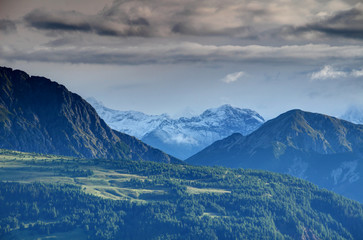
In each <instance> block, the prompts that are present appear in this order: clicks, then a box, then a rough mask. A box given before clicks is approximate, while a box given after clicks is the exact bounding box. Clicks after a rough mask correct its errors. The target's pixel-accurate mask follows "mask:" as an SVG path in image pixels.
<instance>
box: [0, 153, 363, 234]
mask: <svg viewBox="0 0 363 240" xmlns="http://www.w3.org/2000/svg"><path fill="white" fill-rule="evenodd" d="M0 153H1V154H0V166H1V168H0V180H1V183H0V236H1V237H0V238H1V239H34V238H42V237H45V236H48V237H50V236H53V237H55V238H56V239H66V238H68V239H69V238H71V239H72V238H75V237H76V238H77V239H360V238H361V236H363V229H362V227H361V226H363V207H362V205H361V204H359V203H358V202H355V201H352V200H349V199H346V198H344V197H342V196H339V195H337V194H334V193H332V192H330V191H327V190H323V189H319V188H318V187H317V186H315V185H313V184H311V183H309V182H306V181H304V180H301V179H298V178H294V177H291V176H288V175H283V174H277V173H271V172H266V171H259V170H244V169H229V168H223V167H197V166H188V165H176V164H164V163H155V162H147V161H129V160H119V161H116V160H104V159H88V160H87V159H77V158H71V157H59V156H52V155H39V154H30V153H22V152H14V151H9V150H1V152H0Z"/></svg>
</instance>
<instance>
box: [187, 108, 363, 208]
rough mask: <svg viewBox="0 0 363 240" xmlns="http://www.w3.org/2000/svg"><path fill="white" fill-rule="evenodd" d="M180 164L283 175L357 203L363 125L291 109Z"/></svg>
mask: <svg viewBox="0 0 363 240" xmlns="http://www.w3.org/2000/svg"><path fill="white" fill-rule="evenodd" d="M186 162H187V163H191V164H196V165H210V166H211V165H219V166H227V167H233V168H238V167H243V168H253V169H264V170H269V171H274V172H280V173H288V174H291V175H294V176H297V177H300V178H303V179H307V180H309V181H311V182H313V183H315V184H318V185H319V186H322V187H325V188H328V189H331V190H334V191H336V192H338V193H341V194H343V195H345V196H348V197H351V198H353V199H357V200H359V201H361V202H363V193H362V191H357V189H360V188H361V185H362V184H363V181H362V177H361V176H362V175H363V125H356V124H353V123H350V122H348V121H344V120H340V119H337V118H334V117H330V116H327V115H322V114H317V113H310V112H304V111H301V110H291V111H289V112H286V113H284V114H281V115H280V116H278V117H277V118H275V119H272V120H270V121H267V122H266V123H265V124H263V125H262V126H261V127H260V128H259V129H257V130H256V131H255V132H253V133H251V134H250V135H248V136H246V137H244V136H242V135H240V134H234V135H232V136H229V137H227V138H225V139H223V140H220V141H217V142H215V143H213V144H212V145H210V146H209V147H207V148H205V149H204V150H202V151H201V152H199V153H197V154H195V155H194V156H192V157H190V158H189V159H187V160H186Z"/></svg>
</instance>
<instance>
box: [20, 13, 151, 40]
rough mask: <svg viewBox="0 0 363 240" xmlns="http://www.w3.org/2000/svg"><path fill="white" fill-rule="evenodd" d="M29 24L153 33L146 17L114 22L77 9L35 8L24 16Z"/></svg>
mask: <svg viewBox="0 0 363 240" xmlns="http://www.w3.org/2000/svg"><path fill="white" fill-rule="evenodd" d="M24 20H25V22H26V23H27V25H28V26H30V27H32V28H35V29H39V30H48V31H54V32H84V33H95V34H97V35H101V36H143V37H147V36H149V35H150V34H151V32H150V31H149V29H148V28H149V27H148V26H149V24H148V21H147V20H146V19H143V18H138V19H135V20H128V21H126V22H114V21H110V20H108V19H105V18H103V17H102V16H99V15H85V14H82V13H80V12H76V11H68V12H52V13H48V12H45V11H42V10H39V9H37V10H34V11H32V12H30V13H29V14H27V15H26V16H25V17H24Z"/></svg>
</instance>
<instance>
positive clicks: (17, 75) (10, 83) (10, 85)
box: [0, 67, 178, 162]
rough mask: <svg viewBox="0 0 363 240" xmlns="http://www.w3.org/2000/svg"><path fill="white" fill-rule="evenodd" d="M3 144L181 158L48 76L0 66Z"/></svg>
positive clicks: (46, 150)
mask: <svg viewBox="0 0 363 240" xmlns="http://www.w3.org/2000/svg"><path fill="white" fill-rule="evenodd" d="M0 148H6V149H12V150H20V151H28V152H37V153H46V154H60V155H66V156H77V157H82V158H110V159H133V160H140V159H144V160H151V161H161V162H178V160H176V159H174V158H173V157H170V156H168V155H167V154H165V153H163V152H161V151H159V150H157V149H154V148H152V147H150V146H148V145H146V144H144V143H142V142H141V141H140V140H138V139H136V138H134V137H131V136H128V135H126V134H123V133H120V132H117V131H114V130H112V129H111V128H110V127H108V126H107V124H106V123H105V122H104V121H103V120H102V119H101V118H100V117H99V116H98V115H97V113H96V111H95V109H94V108H93V107H92V106H91V105H90V104H88V103H87V102H86V101H85V100H83V99H82V98H81V97H80V96H78V95H77V94H74V93H72V92H70V91H68V90H67V89H66V88H65V87H64V86H62V85H59V84H58V83H56V82H52V81H50V80H49V79H46V78H44V77H36V76H31V77H30V76H29V75H28V74H26V73H25V72H22V71H19V70H12V69H10V68H5V67H1V68H0Z"/></svg>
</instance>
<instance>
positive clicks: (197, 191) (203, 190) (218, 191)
mask: <svg viewBox="0 0 363 240" xmlns="http://www.w3.org/2000/svg"><path fill="white" fill-rule="evenodd" d="M187 192H188V193H189V194H205V193H216V194H224V193H231V191H228V190H224V189H214V188H196V187H189V186H187Z"/></svg>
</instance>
